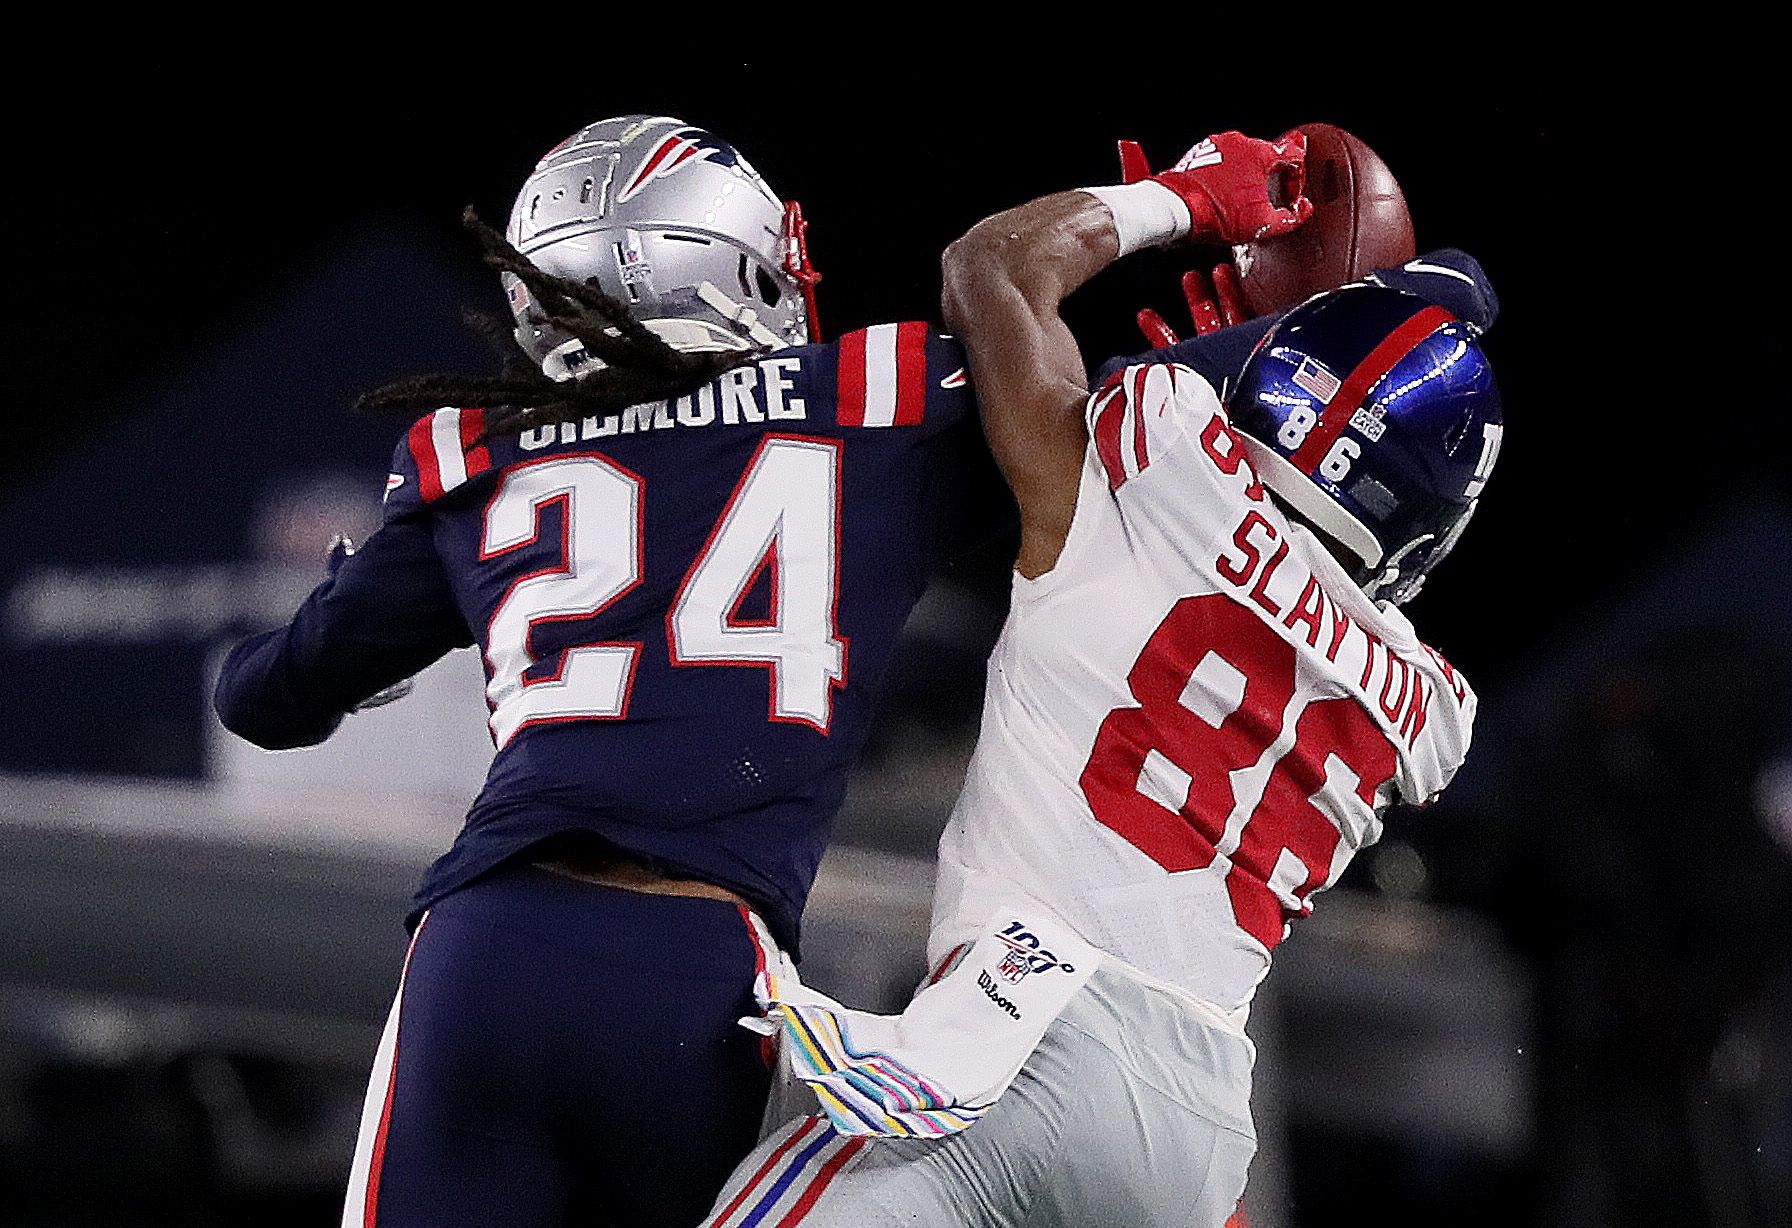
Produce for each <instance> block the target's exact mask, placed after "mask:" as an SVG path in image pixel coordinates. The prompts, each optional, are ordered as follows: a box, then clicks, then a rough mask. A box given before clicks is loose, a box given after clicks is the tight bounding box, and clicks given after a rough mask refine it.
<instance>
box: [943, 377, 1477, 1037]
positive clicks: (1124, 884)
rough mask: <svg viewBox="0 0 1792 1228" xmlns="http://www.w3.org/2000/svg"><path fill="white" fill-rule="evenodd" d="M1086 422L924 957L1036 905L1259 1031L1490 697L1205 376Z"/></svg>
mask: <svg viewBox="0 0 1792 1228" xmlns="http://www.w3.org/2000/svg"><path fill="white" fill-rule="evenodd" d="M1088 415H1089V428H1090V436H1091V438H1090V442H1089V447H1088V451H1087V453H1086V455H1085V458H1084V464H1083V475H1082V485H1081V488H1080V490H1079V493H1078V496H1077V507H1076V516H1075V519H1074V520H1073V522H1072V524H1071V529H1070V536H1069V540H1068V541H1067V542H1066V544H1065V547H1064V552H1063V554H1062V555H1061V556H1060V557H1059V559H1058V563H1057V566H1055V567H1054V568H1053V569H1052V570H1051V571H1050V572H1048V573H1047V574H1045V575H1044V576H1041V577H1040V578H1038V579H1037V580H1027V579H1025V578H1023V577H1021V576H1019V575H1017V576H1016V577H1015V580H1014V600H1013V606H1012V609H1011V610H1010V612H1009V615H1008V622H1007V625H1006V626H1005V627H1004V628H1003V631H1002V636H1001V639H1000V641H999V642H998V643H997V645H996V648H995V652H994V654H993V655H992V656H991V658H990V663H989V682H988V687H987V691H986V694H985V699H984V709H983V727H982V731H981V735H980V737H979V739H978V743H977V751H976V754H975V756H974V757H973V759H972V761H971V766H970V772H969V775H968V777H967V779H966V782H965V788H964V792H963V794H962V795H961V796H960V798H959V801H958V805H957V807H956V808H955V810H954V811H953V815H952V821H951V823H950V824H949V825H948V827H947V829H946V832H945V835H944V836H942V837H941V840H940V867H939V882H938V887H937V890H936V892H935V896H934V925H933V937H932V943H931V946H932V950H931V952H930V954H931V955H932V957H933V958H935V959H938V958H940V957H942V956H943V955H944V954H945V952H946V951H948V950H949V949H950V948H951V947H953V946H954V945H956V944H957V943H959V942H961V941H963V940H965V939H966V938H968V937H971V936H973V934H974V931H975V927H976V926H978V925H979V924H980V923H981V922H982V921H983V920H985V916H986V914H987V913H988V911H989V910H990V908H991V907H993V906H994V905H995V904H996V903H997V902H998V901H999V900H1000V899H1002V898H1003V897H1004V896H1012V895H1013V894H1014V893H1015V892H1016V891H1017V890H1018V891H1019V892H1022V893H1025V895H1028V896H1031V897H1033V898H1035V899H1037V900H1040V901H1042V902H1044V903H1045V904H1047V905H1048V906H1049V907H1051V908H1052V909H1054V910H1055V911H1057V912H1058V913H1059V915H1060V916H1062V917H1063V918H1064V919H1065V920H1066V921H1068V922H1069V923H1070V924H1071V925H1072V926H1073V927H1075V929H1076V930H1077V931H1078V932H1079V933H1080V934H1081V935H1082V936H1083V937H1084V938H1085V939H1087V940H1088V941H1089V942H1091V943H1093V944H1094V945H1095V946H1098V947H1100V948H1102V949H1103V950H1105V951H1107V952H1109V953H1110V954H1112V955H1115V956H1118V957H1119V958H1121V959H1123V960H1125V961H1127V962H1128V963H1130V964H1132V965H1134V966H1135V967H1136V968H1138V969H1139V970H1141V971H1143V972H1144V973H1146V974H1147V975H1149V976H1152V977H1155V978H1157V979H1159V980H1162V981H1166V982H1168V983H1170V984H1171V985H1174V986H1176V987H1177V988H1179V989H1181V990H1183V991H1184V992H1186V993H1188V994H1191V995H1192V996H1194V997H1195V998H1198V999H1200V1000H1202V1001H1204V1002H1207V1003H1210V1004H1212V1005H1213V1006H1216V1007H1218V1008H1220V1009H1221V1010H1222V1011H1224V1012H1226V1013H1228V1014H1229V1015H1230V1016H1231V1017H1232V1018H1234V1019H1235V1020H1237V1021H1239V1022H1242V1018H1243V1013H1244V1009H1245V1008H1246V1006H1247V1005H1248V1004H1249V1002H1250V999H1251V995H1252V993H1253V992H1254V991H1255V989H1256V986H1257V984H1258V983H1259V982H1260V981H1261V980H1262V979H1263V976H1264V974H1265V973H1266V972H1267V971H1268V969H1269V960H1270V951H1271V950H1272V949H1273V948H1274V947H1275V945H1276V944H1277V943H1278V942H1280V941H1281V939H1282V938H1283V936H1284V934H1285V933H1286V926H1287V923H1288V922H1289V921H1290V920H1292V919H1293V918H1294V917H1296V916H1299V915H1301V914H1304V913H1306V912H1308V911H1310V909H1311V907H1312V905H1311V897H1312V895H1313V894H1314V893H1315V892H1317V891H1319V890H1320V889H1322V888H1324V887H1326V886H1328V885H1329V884H1331V883H1332V882H1334V881H1336V880H1337V877H1338V875H1339V874H1341V873H1342V872H1343V870H1344V867H1345V865H1347V864H1348V863H1349V861H1350V858H1351V856H1352V854H1354V853H1355V852H1356V850H1357V849H1359V848H1362V847H1364V846H1366V845H1368V844H1371V843H1373V842H1374V841H1375V839H1376V837H1377V836H1378V835H1379V834H1380V831H1381V819H1380V815H1381V813H1382V812H1383V811H1384V810H1385V808H1386V807H1387V806H1388V805H1389V804H1391V803H1393V802H1395V801H1405V802H1415V803H1419V802H1426V801H1429V800H1430V799H1431V798H1432V797H1434V796H1435V795H1436V794H1437V793H1439V792H1440V791H1441V790H1442V789H1443V788H1444V786H1445V785H1446V784H1448V783H1449V781H1450V778H1451V777H1452V776H1453V775H1454V774H1455V772H1456V769H1457V768H1458V767H1459V766H1460V765H1461V763H1462V758H1463V754H1464V752H1465V751H1466V750H1467V748H1468V741H1469V729H1470V725H1471V723H1472V721H1473V718H1474V711H1475V698H1474V694H1473V693H1472V692H1471V691H1470V690H1469V688H1468V685H1467V683H1465V682H1464V681H1463V679H1462V677H1461V676H1460V675H1459V674H1457V673H1456V672H1455V671H1454V670H1453V669H1451V667H1450V666H1449V664H1448V663H1447V662H1445V661H1444V659H1443V658H1442V657H1440V656H1438V655H1437V654H1436V653H1435V652H1433V651H1431V650H1430V649H1429V648H1427V647H1426V646H1425V645H1423V644H1421V643H1420V642H1419V640H1418V638H1417V637H1416V636H1415V635H1414V633H1413V629H1412V625H1411V624H1410V623H1409V622H1407V620H1406V619H1405V617H1403V616H1402V615H1401V614H1400V613H1399V612H1398V611H1397V610H1396V609H1394V608H1393V607H1392V606H1390V605H1378V604H1376V603H1375V602H1373V601H1371V600H1370V599H1369V598H1368V597H1366V596H1365V595H1364V594H1363V592H1362V590H1361V589H1360V588H1358V587H1357V586H1356V585H1355V584H1353V583H1352V582H1351V580H1350V578H1349V577H1348V576H1347V575H1346V574H1345V572H1344V570H1343V569H1342V568H1341V567H1340V566H1339V565H1338V563H1337V562H1336V561H1335V560H1333V558H1332V557H1331V555H1330V554H1329V553H1327V551H1326V549H1325V547H1324V546H1323V545H1321V544H1320V542H1319V541H1318V539H1316V538H1315V537H1314V536H1313V535H1312V534H1311V533H1309V532H1307V531H1306V530H1305V529H1304V528H1302V527H1300V526H1298V525H1295V524H1293V523H1291V522H1290V521H1289V520H1288V519H1287V518H1286V517H1284V516H1283V515H1282V513H1281V511H1280V510H1279V509H1278V508H1277V507H1276V506H1275V505H1274V504H1273V503H1272V502H1271V501H1270V499H1269V496H1268V494H1267V492H1266V491H1265V490H1264V488H1263V487H1262V486H1261V485H1260V484H1259V483H1258V481H1257V477H1256V474H1255V473H1254V472H1253V471H1252V468H1251V466H1250V464H1249V462H1248V461H1247V460H1246V459H1245V453H1244V449H1243V447H1242V445H1241V443H1240V441H1239V438H1238V436H1237V435H1236V434H1234V433H1233V430H1232V427H1231V424H1230V423H1229V421H1228V420H1227V417H1226V412H1225V410H1224V409H1223V408H1222V407H1221V405H1220V403H1219V400H1218V398H1217V397H1215V395H1214V392H1213V389H1212V388H1211V387H1210V386H1209V385H1208V384H1207V383H1206V382H1205V381H1204V380H1203V379H1201V377H1200V376H1198V375H1196V374H1195V373H1194V372H1193V371H1192V370H1190V369H1189V368H1187V367H1183V366H1172V365H1164V364H1158V365H1138V366H1132V367H1128V368H1127V369H1125V370H1124V371H1122V372H1119V373H1117V374H1116V375H1114V376H1113V377H1112V378H1111V379H1110V380H1109V381H1108V382H1107V383H1106V384H1105V385H1104V386H1103V387H1102V389H1101V390H1100V391H1099V392H1097V393H1096V394H1095V395H1094V396H1093V397H1091V398H1090V401H1089V406H1088Z"/></svg>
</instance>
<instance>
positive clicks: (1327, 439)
mask: <svg viewBox="0 0 1792 1228" xmlns="http://www.w3.org/2000/svg"><path fill="white" fill-rule="evenodd" d="M1455 318H1456V317H1455V316H1453V315H1451V314H1450V313H1449V312H1448V311H1446V310H1445V309H1444V308H1442V307H1427V308H1425V309H1424V310H1423V311H1420V312H1419V313H1418V314H1416V315H1414V316H1413V317H1412V318H1411V319H1410V320H1408V321H1407V322H1406V323H1404V324H1402V325H1401V326H1400V327H1399V328H1396V329H1395V330H1394V331H1393V332H1391V333H1389V334H1388V335H1387V337H1386V339H1385V340H1383V341H1382V343H1381V344H1380V345H1378V346H1376V347H1375V348H1374V349H1372V350H1370V351H1369V355H1368V357H1366V358H1364V359H1363V361H1361V362H1359V363H1357V365H1356V369H1355V370H1353V371H1352V372H1351V373H1350V374H1349V375H1347V376H1345V377H1344V383H1343V384H1342V385H1341V386H1340V387H1339V388H1338V395H1337V396H1335V397H1333V398H1332V399H1331V403H1330V404H1329V405H1327V406H1326V407H1325V408H1324V409H1322V410H1321V411H1320V412H1319V421H1318V422H1316V423H1314V424H1313V429H1312V430H1311V431H1309V432H1308V433H1307V438H1306V440H1305V441H1304V442H1303V443H1302V444H1301V445H1300V447H1298V448H1296V449H1295V450H1294V455H1293V456H1291V457H1289V458H1288V459H1289V461H1290V462H1291V463H1292V464H1293V465H1294V467H1295V468H1296V469H1298V470H1300V471H1301V472H1302V473H1305V474H1309V475H1311V474H1313V473H1315V472H1317V470H1318V469H1319V463H1320V462H1321V461H1323V460H1324V459H1325V454H1326V453H1327V452H1329V451H1331V447H1332V444H1333V443H1335V442H1336V441H1337V438H1338V436H1340V435H1342V434H1343V433H1344V428H1345V427H1347V426H1349V425H1350V417H1351V415H1352V414H1354V413H1356V411H1357V408H1358V407H1359V406H1360V405H1362V403H1363V401H1364V400H1365V399H1367V397H1368V395H1369V390H1370V389H1371V388H1373V387H1375V384H1376V381H1378V380H1379V379H1381V377H1382V376H1384V375H1386V374H1387V373H1388V372H1389V371H1392V370H1393V369H1394V364H1395V363H1397V362H1399V361H1400V360H1401V359H1402V358H1405V357H1406V356H1407V355H1408V354H1410V353H1412V351H1413V349H1414V348H1415V347H1416V346H1417V345H1418V344H1419V342H1421V341H1423V340H1424V339H1425V338H1427V337H1429V336H1430V335H1431V334H1432V332H1433V331H1434V330H1436V328H1437V327H1438V326H1439V325H1440V324H1447V323H1449V322H1450V321H1451V320H1454V319H1455Z"/></svg>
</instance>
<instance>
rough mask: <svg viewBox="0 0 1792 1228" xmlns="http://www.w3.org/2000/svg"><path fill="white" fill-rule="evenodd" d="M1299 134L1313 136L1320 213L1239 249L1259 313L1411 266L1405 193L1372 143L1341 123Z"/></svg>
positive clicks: (1309, 172) (1310, 157)
mask: <svg viewBox="0 0 1792 1228" xmlns="http://www.w3.org/2000/svg"><path fill="white" fill-rule="evenodd" d="M1295 134H1299V135H1302V136H1304V137H1305V138H1306V151H1307V153H1306V192H1307V196H1308V198H1309V199H1310V200H1311V201H1312V211H1313V216H1312V219H1311V220H1310V221H1309V222H1308V223H1307V224H1306V225H1304V226H1302V227H1300V228H1299V229H1298V230H1294V231H1291V232H1281V233H1277V234H1274V235H1270V236H1266V237H1263V238H1259V239H1254V240H1251V241H1248V242H1243V243H1240V244H1238V245H1237V246H1236V247H1235V248H1234V249H1233V259H1234V260H1235V261H1236V263H1237V267H1238V281H1239V289H1240V290H1241V291H1242V293H1243V295H1244V302H1245V306H1246V308H1247V309H1248V310H1249V312H1250V314H1251V315H1253V316H1258V315H1267V314H1268V313H1270V312H1272V311H1281V310H1282V309H1283V308H1286V307H1292V306H1294V305H1295V304H1297V303H1303V302H1305V301H1306V300H1307V299H1309V298H1311V297H1313V296H1314V295H1315V294H1318V293H1320V292H1321V291H1324V290H1335V289H1336V288H1337V287H1339V286H1342V285H1344V284H1345V283H1346V282H1352V281H1356V280H1358V279H1360V278H1362V277H1364V276H1366V275H1367V274H1369V273H1370V272H1372V271H1374V270H1375V269H1385V268H1390V267H1392V266H1394V265H1399V264H1405V263H1406V262H1407V261H1408V260H1411V259H1412V258H1413V253H1414V250H1415V249H1414V246H1413V237H1412V215H1411V214H1409V213H1408V212H1407V209H1406V197H1405V195H1404V194H1402V192H1401V191H1400V184H1399V183H1398V182H1397V181H1396V180H1395V179H1394V173H1393V172H1392V171H1390V170H1389V169H1388V164H1387V163H1386V162H1383V161H1382V160H1381V158H1380V157H1379V156H1378V155H1377V154H1376V152H1375V151H1374V150H1373V149H1370V148H1369V147H1368V146H1367V145H1365V144H1364V143H1363V142H1362V141H1360V140H1358V139H1357V138H1356V137H1354V136H1352V135H1351V134H1350V133H1348V132H1346V131H1344V129H1342V128H1339V127H1337V126H1336V125H1334V124H1302V125H1301V126H1300V127H1298V128H1296V129H1294V131H1293V132H1292V133H1290V134H1289V135H1290V136H1292V135H1295ZM1284 139H1287V138H1286V137H1284Z"/></svg>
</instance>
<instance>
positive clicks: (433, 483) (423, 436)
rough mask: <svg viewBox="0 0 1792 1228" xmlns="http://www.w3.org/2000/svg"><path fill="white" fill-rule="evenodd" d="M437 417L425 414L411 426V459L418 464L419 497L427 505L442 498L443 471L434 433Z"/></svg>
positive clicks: (409, 440)
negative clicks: (437, 461)
mask: <svg viewBox="0 0 1792 1228" xmlns="http://www.w3.org/2000/svg"><path fill="white" fill-rule="evenodd" d="M435 421H436V416H435V415H434V414H424V415H423V416H422V417H421V418H419V419H417V420H416V421H415V422H413V423H412V424H411V433H410V436H409V438H408V442H409V443H410V446H411V459H412V460H413V461H415V462H416V464H417V495H418V497H419V498H421V499H422V500H423V501H424V502H425V503H428V502H430V501H431V500H432V499H440V498H441V497H442V470H441V467H440V466H438V465H437V464H436V445H435V437H434V435H433V433H432V432H433V431H434V428H435Z"/></svg>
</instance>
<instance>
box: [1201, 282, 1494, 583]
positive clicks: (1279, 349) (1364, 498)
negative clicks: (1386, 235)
mask: <svg viewBox="0 0 1792 1228" xmlns="http://www.w3.org/2000/svg"><path fill="white" fill-rule="evenodd" d="M1476 336H1477V330H1475V329H1474V328H1473V327H1472V326H1471V325H1468V324H1465V323H1463V322H1462V321H1460V320H1457V319H1456V318H1455V317H1454V316H1452V315H1451V314H1450V313H1449V312H1448V311H1446V310H1444V309H1443V308H1442V307H1436V306H1433V305H1431V304H1429V303H1427V302H1426V301H1425V300H1423V299H1421V298H1419V297H1418V296H1417V295H1413V294H1407V293H1405V292H1404V291H1400V290H1390V289H1386V288H1384V287H1380V286H1371V285H1356V286H1346V287H1345V288H1343V289H1341V290H1332V291H1329V292H1327V293H1325V294H1321V295H1318V296H1316V297H1314V298H1311V299H1308V300H1307V301H1306V302H1305V303H1303V304H1301V305H1300V306H1299V307H1296V308H1295V309H1294V310H1293V311H1291V312H1289V313H1288V315H1287V316H1286V317H1285V318H1284V319H1283V320H1282V321H1281V322H1280V323H1278V324H1277V325H1276V326H1275V328H1274V329H1272V330H1271V331H1270V332H1269V334H1268V335H1267V336H1265V337H1264V338H1263V340H1262V341H1261V342H1259V343H1258V345H1257V348H1256V350H1255V351H1254V352H1253V353H1252V355H1251V358H1250V361H1249V362H1248V363H1246V364H1245V369H1244V374H1243V375H1242V376H1241V377H1240V379H1239V382H1238V385H1237V387H1236V388H1235V389H1234V390H1233V392H1232V396H1231V398H1230V411H1231V415H1232V421H1233V424H1234V425H1235V426H1236V427H1238V429H1239V430H1240V432H1241V433H1242V434H1243V435H1244V437H1245V447H1246V449H1247V451H1248V452H1249V454H1250V458H1251V462H1252V464H1253V465H1255V467H1256V469H1257V472H1258V475H1259V476H1260V477H1261V478H1262V480H1263V483H1264V484H1265V485H1266V486H1268V487H1269V489H1270V490H1271V491H1272V492H1274V493H1275V495H1276V496H1277V497H1278V498H1279V499H1280V500H1282V502H1283V503H1284V504H1285V505H1286V506H1287V507H1289V508H1291V509H1292V510H1293V511H1294V512H1295V513H1296V515H1298V516H1299V517H1301V518H1303V519H1305V520H1306V521H1308V522H1309V523H1311V524H1312V525H1313V526H1314V527H1315V528H1318V529H1320V530H1321V531H1323V532H1324V533H1325V534H1326V535H1327V536H1328V537H1330V538H1331V539H1333V540H1334V541H1335V542H1337V543H1338V544H1339V545H1340V546H1342V547H1343V548H1344V549H1346V550H1348V551H1349V552H1350V553H1351V554H1353V555H1355V556H1356V557H1357V558H1358V559H1360V560H1361V565H1360V566H1359V567H1357V568H1355V569H1354V571H1353V574H1354V576H1355V578H1356V579H1357V582H1358V583H1359V584H1361V585H1362V587H1363V589H1364V591H1365V592H1367V593H1368V594H1369V595H1370V596H1372V597H1380V598H1382V599H1384V600H1388V601H1392V602H1394V603H1395V604H1399V603H1401V602H1405V601H1410V600H1411V599H1412V598H1413V597H1415V596H1417V595H1418V592H1419V589H1420V588H1421V587H1422V586H1423V585H1424V582H1425V576H1426V574H1427V573H1428V572H1430V570H1431V569H1432V568H1433V567H1435V566H1437V564H1438V563H1439V562H1441V561H1442V560H1443V557H1444V556H1445V555H1447V554H1448V553H1449V552H1450V550H1451V548H1452V547H1454V546H1455V545H1456V541H1457V539H1458V538H1459V537H1461V536H1462V530H1463V529H1464V528H1465V527H1466V526H1467V525H1468V521H1469V517H1471V516H1472V515H1474V511H1475V506H1476V504H1477V503H1478V501H1479V499H1480V495H1481V490H1482V488H1483V487H1484V486H1485V485H1486V483H1487V476H1488V474H1490V473H1492V472H1493V465H1494V462H1495V461H1496V460H1497V459H1498V458H1499V452H1500V437H1501V434H1502V432H1503V431H1504V429H1505V428H1504V420H1503V417H1502V415H1501V413H1500V397H1499V390H1498V388H1497V387H1496V386H1495V384H1494V380H1493V368H1492V367H1491V366H1490V365H1489V363H1488V361H1487V356H1486V354H1484V353H1483V352H1482V350H1481V347H1480V345H1479V344H1478V343H1477V342H1476V340H1475V338H1476Z"/></svg>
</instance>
